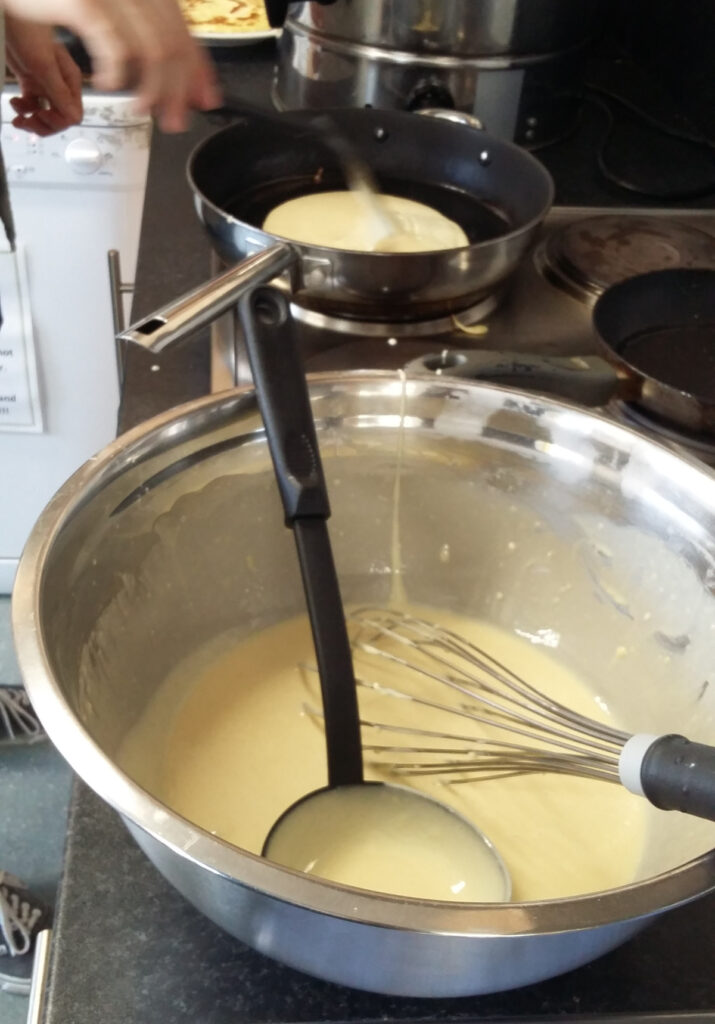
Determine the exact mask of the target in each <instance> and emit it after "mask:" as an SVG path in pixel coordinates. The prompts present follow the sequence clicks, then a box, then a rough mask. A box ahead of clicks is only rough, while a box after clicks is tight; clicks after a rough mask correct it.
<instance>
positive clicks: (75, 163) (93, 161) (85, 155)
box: [65, 139, 104, 174]
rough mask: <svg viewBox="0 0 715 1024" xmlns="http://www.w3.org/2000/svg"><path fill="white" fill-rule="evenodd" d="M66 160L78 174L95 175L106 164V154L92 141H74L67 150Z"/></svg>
mask: <svg viewBox="0 0 715 1024" xmlns="http://www.w3.org/2000/svg"><path fill="white" fill-rule="evenodd" d="M65 160H66V161H67V163H68V164H69V165H70V167H71V168H72V170H73V171H75V172H76V173H77V174H94V172H95V171H98V170H99V168H100V167H101V166H102V164H103V163H104V154H103V153H102V150H101V149H100V148H99V146H98V145H97V143H96V142H92V140H91V139H73V140H72V142H70V144H69V145H68V146H67V149H66V150H65Z"/></svg>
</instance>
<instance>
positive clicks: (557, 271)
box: [535, 214, 715, 302]
mask: <svg viewBox="0 0 715 1024" xmlns="http://www.w3.org/2000/svg"><path fill="white" fill-rule="evenodd" d="M535 259H536V261H537V265H538V267H539V269H540V270H541V272H542V273H543V274H544V276H545V277H546V278H548V280H550V281H551V283H552V284H555V285H557V287H559V288H563V289H564V290H565V291H567V292H569V294H571V295H574V296H575V297H576V298H578V299H581V300H582V301H586V302H592V301H593V300H594V299H596V298H598V296H599V295H600V294H601V293H602V292H604V291H605V290H606V288H609V287H610V286H611V285H613V284H617V283H618V282H619V281H625V280H626V278H629V277H635V275H636V274H645V273H648V271H651V270H670V269H672V268H673V267H705V268H715V238H713V237H712V235H709V234H708V233H707V232H705V231H700V230H699V229H698V228H693V227H690V226H689V225H685V224H680V223H677V222H674V221H671V220H665V219H664V218H662V217H657V216H655V217H653V216H650V217H645V216H632V215H630V216H628V217H623V216H621V215H619V214H606V215H603V216H600V217H589V218H587V219H585V220H577V221H574V222H572V223H571V224H567V225H566V227H564V228H562V229H561V230H559V231H555V232H554V233H553V234H551V235H550V236H549V238H548V239H547V240H546V242H545V243H544V244H543V245H542V246H541V247H540V249H539V250H538V251H537V253H536V256H535Z"/></svg>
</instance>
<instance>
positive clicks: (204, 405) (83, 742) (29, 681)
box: [12, 370, 715, 936]
mask: <svg viewBox="0 0 715 1024" xmlns="http://www.w3.org/2000/svg"><path fill="white" fill-rule="evenodd" d="M396 380H398V378H396V376H395V374H394V373H391V372H389V371H387V372H379V371H362V370H361V371H349V372H343V373H321V374H312V375H309V383H310V386H311V390H313V389H316V388H318V387H319V386H320V385H324V386H326V387H327V388H328V390H329V389H330V388H331V387H335V386H336V385H337V386H341V387H343V388H344V387H345V386H346V385H350V384H353V385H354V387H356V388H360V387H365V386H368V385H369V384H373V385H377V386H381V385H384V384H386V383H390V384H392V385H393V386H394V384H395V381H396ZM409 383H410V384H415V385H423V386H424V387H425V389H430V390H431V391H433V390H434V388H435V387H437V388H440V387H442V388H445V389H446V390H448V391H449V392H454V391H457V390H464V389H466V390H468V391H469V392H478V393H480V394H485V395H486V394H490V393H491V394H496V395H500V394H503V393H504V392H508V393H509V394H510V395H513V396H514V397H515V399H516V400H521V401H522V402H523V403H525V404H526V405H528V408H529V409H530V410H534V409H540V410H542V412H546V413H548V411H549V410H551V412H552V413H558V412H559V411H561V410H566V411H567V412H568V413H569V415H570V416H572V415H573V416H576V417H580V418H582V420H583V421H585V422H590V421H593V420H597V421H599V422H600V423H601V424H602V425H603V429H604V430H605V431H607V432H610V433H612V436H613V437H614V438H617V437H619V436H624V435H625V436H628V437H630V438H632V439H634V441H633V443H634V444H636V445H637V446H644V448H645V449H646V450H649V451H654V452H657V453H659V457H662V458H663V459H666V460H672V465H671V468H672V469H675V468H676V465H686V466H689V467H690V469H691V470H694V471H695V472H696V473H697V474H698V476H699V477H701V478H702V482H703V484H704V486H706V487H708V488H709V489H710V490H711V491H712V504H713V507H714V508H715V473H712V472H711V471H709V470H708V469H707V467H705V466H703V465H702V464H700V463H698V462H697V461H696V460H695V459H691V458H689V457H687V456H684V455H681V454H680V453H675V452H674V451H673V450H672V449H671V448H669V447H667V446H666V445H662V444H659V443H658V442H655V441H651V440H650V439H649V438H646V437H645V436H644V435H642V434H640V433H639V432H638V431H636V430H633V429H631V428H629V427H626V426H622V425H621V424H618V423H615V422H614V421H612V420H610V419H609V418H607V417H605V416H599V415H597V414H594V413H593V412H591V411H584V409H583V407H580V406H578V405H575V404H573V403H568V402H564V401H561V400H556V399H550V398H545V397H542V396H535V395H533V394H529V393H527V392H519V391H516V390H515V389H513V388H506V387H500V386H498V385H491V384H483V383H479V382H474V381H462V380H459V381H457V380H454V381H451V380H447V379H443V380H442V381H441V382H439V383H436V382H435V380H434V377H433V376H428V377H427V376H426V377H420V376H417V375H415V376H410V378H409ZM400 386H402V383H401V381H400ZM244 406H245V408H246V410H249V409H250V410H254V409H255V400H254V393H253V389H252V388H251V387H245V388H240V389H236V390H234V391H231V392H227V393H224V394H223V395H220V396H216V395H208V396H206V397H205V398H200V399H196V400H194V401H192V402H189V403H186V404H185V405H181V406H177V407H176V408H174V409H171V410H169V411H168V412H165V413H162V414H160V415H159V416H156V417H154V418H152V419H151V420H147V421H146V422H145V423H143V424H141V425H140V426H138V427H135V428H134V429H133V430H131V431H128V432H127V433H126V434H123V435H121V436H120V437H119V438H118V439H117V440H115V441H114V442H112V443H111V444H110V445H108V446H107V447H106V448H104V449H103V450H102V451H101V452H100V453H99V454H98V455H96V456H95V457H93V458H92V459H90V460H89V461H88V462H87V463H85V464H84V466H82V467H81V468H80V469H79V470H78V471H77V472H76V473H75V474H74V475H73V476H72V477H70V478H69V480H68V481H67V482H66V483H65V484H64V485H63V486H62V487H61V488H60V490H59V491H58V492H57V493H56V495H55V496H54V498H53V499H52V500H51V501H50V502H49V504H48V505H47V507H46V508H45V510H44V512H43V513H42V514H41V516H40V517H39V519H38V521H37V523H36V524H35V527H34V529H33V531H32V533H31V535H30V538H29V539H28V542H27V544H26V547H25V550H24V552H23V555H22V558H21V561H20V566H19V568H18V572H17V577H16V581H15V588H14V591H13V601H12V619H13V631H14V639H15V647H16V651H17V656H18V661H19V664H20V668H21V672H22V676H23V679H24V680H25V685H26V688H27V691H28V694H29V696H30V700H31V701H32V703H33V705H34V707H35V710H36V711H37V713H38V714H39V716H40V718H41V720H42V722H43V725H44V726H45V729H46V731H47V733H48V735H49V737H50V739H51V740H52V742H53V743H54V745H55V746H56V747H57V749H58V750H59V752H60V753H61V754H62V756H63V757H64V758H65V759H66V760H67V761H68V762H69V764H70V765H71V766H72V768H74V770H75V771H76V772H77V774H78V775H79V776H80V777H81V778H82V779H83V780H84V781H85V782H87V784H88V785H89V786H90V787H91V788H92V789H93V790H94V791H95V792H96V793H97V794H98V795H99V796H100V797H101V798H102V799H103V800H105V801H106V802H107V803H108V804H110V805H111V806H112V807H113V808H114V809H115V810H116V811H118V812H119V813H120V814H121V815H123V816H124V817H126V818H128V819H129V820H130V821H131V822H133V823H134V824H135V825H137V826H139V828H141V829H142V830H144V831H145V832H147V833H149V834H150V835H152V836H154V837H155V838H157V839H158V840H159V841H160V842H162V843H163V844H165V845H166V846H168V847H169V848H170V849H172V850H173V851H174V852H176V853H178V854H179V855H180V856H182V857H185V858H187V859H189V860H190V861H192V862H195V863H198V864H201V865H203V866H204V867H206V868H208V869H209V870H211V871H212V872H216V873H218V874H221V875H224V876H226V877H227V878H229V879H235V880H236V881H237V882H238V883H240V884H241V885H243V886H245V887H248V888H250V889H255V890H258V891H260V892H263V893H265V894H267V895H268V896H270V897H272V898H274V899H277V900H280V901H283V902H286V903H289V904H295V905H298V906H301V907H303V908H306V909H308V910H310V911H313V912H316V913H322V914H325V915H327V916H330V917H342V918H345V919H347V920H350V921H355V922H358V923H363V924H369V925H376V926H382V927H388V928H396V929H398V930H403V931H404V930H407V931H416V932H444V933H451V934H458V935H470V934H473V935H480V934H482V935H484V934H488V935H497V936H498V935H503V936H509V935H537V934H554V933H559V932H564V931H574V930H586V929H589V928H594V927H598V926H601V925H607V924H612V923H615V922H618V921H625V920H633V919H636V918H641V917H646V916H649V915H652V914H655V913H660V912H661V911H663V910H666V909H669V908H672V907H674V906H677V905H679V904H682V903H686V902H688V901H689V900H692V899H695V898H697V897H699V896H702V895H705V894H706V893H707V892H709V891H711V890H713V889H715V850H711V851H709V852H706V853H704V854H701V855H699V856H697V857H694V858H692V859H691V860H689V861H686V862H685V863H684V864H681V865H679V866H678V867H675V868H672V869H671V870H669V871H666V872H662V873H661V874H658V875H654V876H651V877H649V878H646V879H643V880H642V881H638V882H633V883H630V884H628V885H624V886H619V887H618V888H614V889H608V890H604V891H601V892H594V893H586V894H583V895H579V896H572V897H564V898H559V899H550V900H537V901H530V902H523V903H508V904H488V903H481V904H479V903H477V904H473V903H457V902H437V901H426V900H418V899H408V898H404V897H396V896H390V895H387V894H381V893H373V892H370V891H368V890H363V889H354V888H350V887H348V886H343V885H338V884H336V883H332V882H327V881H324V880H321V879H317V878H314V877H311V876H309V875H305V874H303V873H302V872H297V871H293V870H291V869H289V868H282V867H279V866H278V865H274V864H272V863H271V862H269V861H266V860H264V859H262V858H261V857H259V856H258V855H256V854H252V853H248V852H247V851H244V850H242V849H240V848H238V847H235V846H233V845H232V844H230V843H228V842H226V841H225V840H222V839H219V838H218V837H216V836H214V835H212V834H211V833H210V832H207V831H205V830H204V829H202V828H201V827H199V826H197V825H194V824H192V823H191V822H189V821H188V820H187V819H185V818H183V817H181V815H179V814H178V813H176V812H175V811H173V810H172V809H171V808H169V807H167V806H166V805H165V804H163V803H161V801H159V800H158V799H156V798H155V797H153V796H152V795H151V793H149V792H148V791H147V790H145V789H143V788H142V787H141V786H140V785H139V784H138V783H136V782H134V781H133V780H132V779H131V778H130V777H129V776H127V775H126V774H125V773H124V772H123V771H121V770H120V769H119V768H118V767H117V766H116V765H115V764H114V762H113V761H112V759H111V758H110V757H109V756H108V755H107V754H105V753H104V751H103V750H102V749H101V748H100V747H99V746H98V744H97V743H95V741H94V740H93V739H92V737H91V736H90V734H89V733H88V732H87V731H86V729H85V728H84V726H83V725H82V724H81V723H80V722H79V719H78V718H77V717H76V716H75V714H74V712H73V711H72V709H71V708H70V706H69V704H68V702H67V701H66V700H65V698H64V696H63V694H62V692H61V690H60V687H59V686H58V684H57V682H56V681H55V679H54V678H53V672H52V668H51V665H50V661H49V658H48V655H47V651H46V648H45V644H44V641H43V636H42V628H41V608H40V604H41V595H42V586H43V580H44V567H45V559H46V557H47V555H48V553H49V552H50V551H51V549H52V547H53V544H54V542H55V540H56V538H57V537H58V535H59V534H60V532H61V531H62V529H63V527H64V525H65V524H66V523H67V522H69V520H70V519H71V518H72V516H73V514H74V512H75V511H76V510H77V509H78V508H80V507H81V506H83V505H84V504H85V503H86V502H87V500H88V499H89V498H91V497H92V495H93V494H95V493H98V492H99V491H100V490H101V489H102V488H103V487H104V486H106V484H107V483H108V482H109V481H110V480H112V479H114V478H115V477H117V476H119V475H121V473H122V472H123V471H124V469H125V468H126V467H127V466H128V465H130V464H135V463H136V462H137V461H139V460H141V459H142V458H144V457H147V456H148V455H150V454H155V453H156V452H158V451H160V450H161V449H162V447H164V446H173V444H175V443H176V440H177V437H180V436H181V435H182V434H188V433H189V426H191V435H192V436H196V434H197V433H198V434H200V433H203V432H204V431H205V430H208V429H210V428H211V427H212V426H214V425H217V424H218V423H222V422H225V420H226V418H227V417H228V416H231V415H236V414H238V413H240V412H241V410H242V407H244ZM162 439H163V444H162Z"/></svg>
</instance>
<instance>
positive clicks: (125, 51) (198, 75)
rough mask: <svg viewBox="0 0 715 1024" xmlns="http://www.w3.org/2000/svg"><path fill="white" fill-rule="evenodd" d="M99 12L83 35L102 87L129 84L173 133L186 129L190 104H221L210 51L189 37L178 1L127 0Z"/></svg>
mask: <svg viewBox="0 0 715 1024" xmlns="http://www.w3.org/2000/svg"><path fill="white" fill-rule="evenodd" d="M101 7H102V9H101V10H99V11H98V12H97V17H96V18H95V19H94V20H93V22H92V24H91V25H88V26H84V28H83V29H82V28H81V27H79V26H77V27H76V28H77V30H78V31H80V33H81V34H83V36H84V41H85V45H86V46H87V49H88V50H89V52H90V54H91V56H92V61H93V67H94V69H95V74H94V84H95V85H96V87H97V88H99V89H117V88H121V87H127V86H129V87H131V88H132V89H134V91H135V93H136V96H137V106H138V109H139V110H140V111H141V112H146V113H148V112H153V113H155V114H156V116H157V119H158V121H159V125H160V127H161V128H162V129H164V130H165V131H169V132H177V131H182V130H183V129H185V128H186V121H187V114H188V111H189V109H190V108H191V107H198V108H200V109H209V108H210V107H214V106H219V105H220V103H221V95H220V90H219V89H218V85H217V82H216V77H215V74H214V71H213V68H212V65H211V63H210V62H209V60H208V58H207V56H206V54H205V53H204V52H203V51H202V50H201V49H200V48H199V47H198V45H197V44H196V42H195V40H194V39H192V37H191V36H190V34H189V32H188V29H187V28H186V25H185V23H184V20H183V18H182V16H181V13H180V11H179V8H178V6H177V4H176V0H124V2H123V3H121V4H117V3H115V2H113V3H111V4H109V6H108V7H105V6H104V4H103V3H102V4H101Z"/></svg>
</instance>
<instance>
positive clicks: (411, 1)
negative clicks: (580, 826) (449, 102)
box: [288, 0, 606, 57]
mask: <svg viewBox="0 0 715 1024" xmlns="http://www.w3.org/2000/svg"><path fill="white" fill-rule="evenodd" d="M605 7H606V5H605V4H604V2H603V0H581V2H580V3H578V4H574V3H573V0H418V2H415V0H335V2H333V3H331V4H327V5H325V6H323V5H322V4H318V3H294V4H290V6H289V9H288V18H289V20H290V22H293V23H295V24H297V25H300V26H301V27H302V28H303V29H305V30H308V31H314V32H318V33H321V34H323V35H324V36H326V37H328V38H331V39H333V40H342V41H343V42H346V43H359V44H362V45H364V46H379V47H384V48H385V49H387V50H406V51H409V52H410V53H412V54H414V55H418V54H442V55H451V56H459V55H461V56H469V57H489V56H491V57H497V56H502V57H503V56H517V55H532V56H534V55H536V54H545V53H554V52H556V51H557V50H563V49H568V48H569V47H573V46H577V45H578V44H579V43H583V42H586V40H588V39H590V38H591V37H592V36H593V35H594V33H595V32H596V31H597V30H598V28H599V26H600V24H601V19H602V16H603V14H604V12H605Z"/></svg>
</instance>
